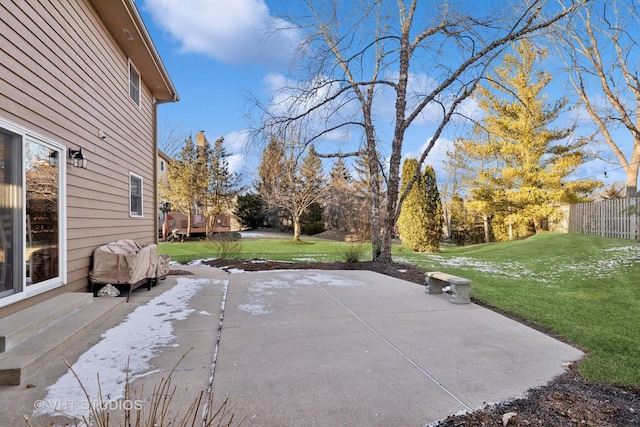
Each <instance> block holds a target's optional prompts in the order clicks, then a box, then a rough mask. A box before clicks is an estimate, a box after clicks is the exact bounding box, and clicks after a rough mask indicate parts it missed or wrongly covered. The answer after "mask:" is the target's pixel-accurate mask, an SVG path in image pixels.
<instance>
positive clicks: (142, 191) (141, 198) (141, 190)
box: [129, 172, 144, 218]
mask: <svg viewBox="0 0 640 427" xmlns="http://www.w3.org/2000/svg"><path fill="white" fill-rule="evenodd" d="M133 178H136V179H139V180H140V214H138V213H134V212H133V211H132V208H133V206H131V190H132V185H131V183H132V179H133ZM129 216H130V217H131V218H142V217H144V178H142V176H140V175H138V174H137V173H133V172H129Z"/></svg>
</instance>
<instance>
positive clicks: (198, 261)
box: [187, 258, 217, 266]
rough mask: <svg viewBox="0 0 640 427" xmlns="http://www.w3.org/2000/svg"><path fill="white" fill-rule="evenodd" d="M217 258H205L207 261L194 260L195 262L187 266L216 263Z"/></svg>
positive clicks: (190, 262)
mask: <svg viewBox="0 0 640 427" xmlns="http://www.w3.org/2000/svg"><path fill="white" fill-rule="evenodd" d="M216 259H217V258H205V259H194V260H193V261H189V262H188V263H187V265H196V266H197V265H207V264H206V262H207V261H215V260H216Z"/></svg>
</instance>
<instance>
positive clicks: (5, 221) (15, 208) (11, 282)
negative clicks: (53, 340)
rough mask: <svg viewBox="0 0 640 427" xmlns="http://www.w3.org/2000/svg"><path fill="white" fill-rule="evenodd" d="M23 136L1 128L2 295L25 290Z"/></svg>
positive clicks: (0, 245) (0, 237) (0, 275)
mask: <svg viewBox="0 0 640 427" xmlns="http://www.w3.org/2000/svg"><path fill="white" fill-rule="evenodd" d="M21 153H22V138H21V137H20V136H19V135H17V134H14V133H12V132H9V131H5V130H3V129H0V297H5V296H9V295H13V294H15V293H17V292H21V291H22V286H23V279H22V278H23V274H24V268H23V267H24V265H23V260H24V258H23V253H22V221H21V218H22V185H21V180H22V156H21Z"/></svg>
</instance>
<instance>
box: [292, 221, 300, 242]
mask: <svg viewBox="0 0 640 427" xmlns="http://www.w3.org/2000/svg"><path fill="white" fill-rule="evenodd" d="M293 241H294V242H299V241H300V217H299V216H297V215H296V216H294V217H293Z"/></svg>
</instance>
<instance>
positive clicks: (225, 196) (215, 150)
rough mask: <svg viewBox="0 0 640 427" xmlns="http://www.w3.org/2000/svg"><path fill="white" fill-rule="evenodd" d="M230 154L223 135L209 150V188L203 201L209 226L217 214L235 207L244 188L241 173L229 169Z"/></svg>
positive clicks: (207, 171) (211, 225)
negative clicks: (241, 182) (241, 183)
mask: <svg viewBox="0 0 640 427" xmlns="http://www.w3.org/2000/svg"><path fill="white" fill-rule="evenodd" d="M229 156H230V155H229V154H228V153H227V151H226V149H225V147H224V138H223V137H220V138H218V139H217V140H216V142H215V143H214V144H213V147H212V148H211V149H210V150H209V151H208V156H207V157H208V160H209V164H208V165H207V168H206V173H207V188H206V191H205V195H204V197H203V199H202V201H201V203H203V204H204V205H205V206H206V211H207V214H208V217H209V223H208V226H209V227H213V226H214V221H215V218H216V216H218V215H223V214H227V213H228V212H229V211H230V210H231V209H232V208H233V205H234V204H235V201H236V198H237V197H238V194H240V192H242V191H243V190H244V188H242V187H241V186H240V180H241V177H240V175H238V174H237V173H232V172H230V171H229Z"/></svg>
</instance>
